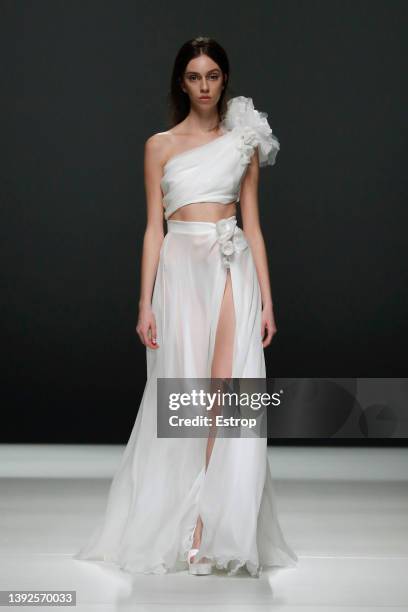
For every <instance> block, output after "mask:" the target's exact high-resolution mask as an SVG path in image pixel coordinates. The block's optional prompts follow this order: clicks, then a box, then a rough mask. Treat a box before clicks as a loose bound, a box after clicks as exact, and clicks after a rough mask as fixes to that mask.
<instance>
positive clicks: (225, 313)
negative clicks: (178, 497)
mask: <svg viewBox="0 0 408 612" xmlns="http://www.w3.org/2000/svg"><path fill="white" fill-rule="evenodd" d="M234 334H235V309H234V300H233V293H232V283H231V273H230V271H229V270H228V272H227V280H226V283H225V290H224V296H223V299H222V304H221V310H220V315H219V319H218V323H217V333H216V337H215V344H214V356H213V361H212V364H211V378H231V376H232V357H233V348H234ZM210 415H211V416H214V415H215V412H213V411H210ZM214 442H215V435H210V436H209V437H208V441H207V449H206V461H205V469H206V470H207V467H208V464H209V462H210V458H211V453H212V449H213V446H214ZM202 530H203V522H202V520H201V517H200V516H199V517H198V519H197V523H196V527H195V530H194V537H193V546H192V548H198V547H199V545H200V542H201V534H202Z"/></svg>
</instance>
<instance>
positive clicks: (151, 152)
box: [145, 130, 175, 165]
mask: <svg viewBox="0 0 408 612" xmlns="http://www.w3.org/2000/svg"><path fill="white" fill-rule="evenodd" d="M174 142H175V134H174V133H173V131H171V130H168V131H167V132H158V133H157V134H153V135H152V136H149V138H148V139H147V140H146V142H145V155H146V156H147V157H148V158H150V159H154V160H155V161H158V162H160V163H161V164H162V165H163V164H164V163H165V161H166V159H167V157H168V156H169V155H170V154H171V150H172V147H173V146H174Z"/></svg>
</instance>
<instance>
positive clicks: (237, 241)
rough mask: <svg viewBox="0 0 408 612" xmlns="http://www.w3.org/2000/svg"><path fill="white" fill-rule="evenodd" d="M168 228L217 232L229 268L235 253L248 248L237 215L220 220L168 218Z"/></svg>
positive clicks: (223, 256) (200, 232)
mask: <svg viewBox="0 0 408 612" xmlns="http://www.w3.org/2000/svg"><path fill="white" fill-rule="evenodd" d="M167 229H168V231H169V232H176V233H181V234H207V233H211V232H215V235H216V239H217V242H218V244H219V246H220V254H221V257H222V261H223V263H224V265H225V266H226V267H227V268H229V267H230V261H231V258H232V257H233V256H234V253H237V252H240V251H243V250H245V249H246V248H248V242H247V240H246V238H245V234H244V232H243V231H242V229H241V228H240V227H238V225H237V218H236V216H235V215H232V216H231V217H227V218H226V219H219V220H218V221H181V220H179V219H168V220H167Z"/></svg>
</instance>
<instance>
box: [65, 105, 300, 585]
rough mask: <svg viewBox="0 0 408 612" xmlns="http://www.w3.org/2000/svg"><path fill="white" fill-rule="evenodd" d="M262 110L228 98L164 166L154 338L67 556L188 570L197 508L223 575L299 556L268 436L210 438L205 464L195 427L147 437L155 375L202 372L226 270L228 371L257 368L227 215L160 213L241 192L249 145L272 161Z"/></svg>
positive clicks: (256, 346) (251, 291)
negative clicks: (91, 512)
mask: <svg viewBox="0 0 408 612" xmlns="http://www.w3.org/2000/svg"><path fill="white" fill-rule="evenodd" d="M267 116H268V115H267V114H266V113H264V112H260V111H257V110H256V109H255V108H254V105H253V101H252V99H251V98H246V97H244V96H237V97H234V98H232V99H230V100H229V101H228V103H227V112H226V114H225V116H224V118H223V120H222V124H221V126H222V135H221V136H219V137H217V138H216V139H215V140H212V141H210V142H208V143H206V144H203V145H199V146H196V147H194V148H191V149H189V150H187V151H184V152H182V153H179V154H178V155H174V156H173V157H171V158H170V160H169V161H168V162H167V163H166V165H165V167H164V173H163V177H162V180H161V188H162V191H163V207H164V217H165V219H166V222H167V233H166V235H165V237H164V240H163V243H162V245H161V250H160V258H159V264H158V268H157V274H156V279H155V284H154V290H153V296H152V309H153V312H154V315H155V318H156V327H157V342H158V345H159V348H157V349H151V348H149V347H147V349H146V361H147V382H146V386H145V389H144V392H143V395H142V399H141V403H140V406H139V410H138V413H137V416H136V420H135V423H134V426H133V429H132V432H131V435H130V438H129V441H128V443H127V446H126V448H125V451H124V453H123V455H122V458H121V460H120V462H119V466H118V468H117V470H116V473H115V475H114V478H113V481H112V483H111V487H110V491H109V495H108V500H107V505H106V510H105V513H104V516H103V518H102V520H101V522H100V523H99V524H98V525H97V526H96V528H95V530H94V532H93V534H92V536H91V538H90V540H89V542H87V544H85V545H84V546H83V548H82V549H81V550H80V551H79V552H78V553H77V554H76V555H74V558H76V559H87V560H97V561H105V562H111V563H114V564H117V565H118V566H120V567H121V568H122V569H123V570H125V571H127V572H129V573H131V574H136V573H166V572H175V571H180V570H186V569H188V561H187V554H188V551H189V550H190V548H191V547H192V539H193V532H194V529H195V526H196V522H197V517H198V516H199V515H200V516H201V519H202V522H203V531H202V537H201V545H200V547H199V550H198V553H197V556H196V558H197V559H200V558H201V557H207V558H210V559H212V560H213V563H214V565H215V567H216V568H218V569H224V570H226V571H227V573H228V575H234V574H236V573H237V571H238V570H239V568H241V567H242V568H246V570H247V571H248V572H249V574H250V575H251V576H254V577H259V576H260V575H261V572H262V569H263V567H267V566H280V567H285V566H286V567H287V566H292V567H294V566H296V565H297V562H298V558H297V555H296V553H295V552H294V551H293V550H292V548H291V547H290V546H289V544H288V543H287V542H286V540H285V538H284V535H283V533H282V530H281V527H280V524H279V519H278V513H277V507H276V498H275V493H274V489H273V483H272V477H271V471H270V465H269V462H268V458H267V438H266V437H252V438H251V437H243V438H239V437H237V438H223V437H216V438H215V442H214V447H213V449H212V454H211V457H210V460H209V464H208V468H207V469H205V447H206V443H207V440H206V439H205V438H184V439H180V438H159V437H158V436H157V406H156V402H157V379H158V378H208V377H210V376H211V363H212V357H213V353H214V343H215V335H216V334H215V332H216V327H217V320H218V315H219V313H220V307H221V301H222V298H223V293H224V288H225V283H226V278H227V277H226V275H227V271H228V270H229V271H230V273H231V282H232V292H233V302H234V308H235V321H236V325H235V337H234V346H233V365H232V377H234V378H235V377H236V378H243V377H248V378H265V376H266V369H265V358H264V349H263V346H262V339H261V314H262V301H261V292H260V286H259V282H258V277H257V273H256V269H255V265H254V261H253V257H252V253H251V249H250V246H249V243H248V242H247V239H246V237H245V233H244V232H243V230H242V229H241V228H239V227H238V225H237V219H236V217H235V215H233V216H231V217H229V218H224V219H221V220H219V221H218V222H206V221H179V220H171V219H168V217H169V216H170V215H171V214H172V213H173V212H174V211H175V210H177V209H178V208H180V207H182V206H184V205H187V204H189V203H193V202H217V203H220V204H228V203H230V202H234V201H239V198H240V186H241V182H242V179H243V177H244V175H245V171H246V169H247V167H248V164H249V162H250V160H251V156H252V154H253V153H254V150H255V147H257V148H258V154H259V163H260V165H261V166H266V165H267V164H270V165H273V164H274V163H275V157H276V154H277V152H278V150H279V148H280V145H279V141H278V140H277V138H276V137H275V135H274V134H272V129H271V127H270V125H269V123H268V120H267Z"/></svg>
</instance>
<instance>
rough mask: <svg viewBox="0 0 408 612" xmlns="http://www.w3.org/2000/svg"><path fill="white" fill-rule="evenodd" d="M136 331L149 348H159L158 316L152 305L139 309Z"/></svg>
mask: <svg viewBox="0 0 408 612" xmlns="http://www.w3.org/2000/svg"><path fill="white" fill-rule="evenodd" d="M136 332H137V334H138V336H139V338H140V340H141V342H142V343H143V344H144V345H145V346H146V347H148V348H152V349H157V348H159V345H158V344H157V340H156V338H157V335H156V334H157V332H156V318H155V316H154V313H153V310H152V307H151V305H150V306H144V307H143V308H140V309H139V320H138V322H137V325H136Z"/></svg>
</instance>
